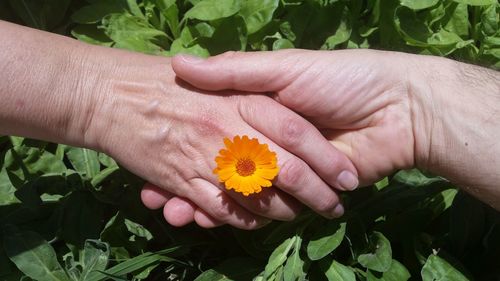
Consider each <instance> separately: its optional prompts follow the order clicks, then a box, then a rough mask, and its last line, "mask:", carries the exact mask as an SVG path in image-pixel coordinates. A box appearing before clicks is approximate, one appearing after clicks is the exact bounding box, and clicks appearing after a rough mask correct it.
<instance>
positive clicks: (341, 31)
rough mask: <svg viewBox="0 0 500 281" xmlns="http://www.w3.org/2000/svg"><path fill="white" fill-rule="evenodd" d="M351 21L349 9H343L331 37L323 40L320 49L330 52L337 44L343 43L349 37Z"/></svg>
mask: <svg viewBox="0 0 500 281" xmlns="http://www.w3.org/2000/svg"><path fill="white" fill-rule="evenodd" d="M351 31H352V30H351V19H350V13H349V9H348V8H347V7H345V8H344V9H343V11H342V15H341V17H340V22H339V25H338V27H337V28H336V30H335V33H334V34H333V35H330V36H329V37H328V38H326V40H325V44H323V46H321V48H322V49H326V50H332V49H334V48H335V46H337V45H338V44H341V43H344V42H346V41H347V40H349V38H350V37H351Z"/></svg>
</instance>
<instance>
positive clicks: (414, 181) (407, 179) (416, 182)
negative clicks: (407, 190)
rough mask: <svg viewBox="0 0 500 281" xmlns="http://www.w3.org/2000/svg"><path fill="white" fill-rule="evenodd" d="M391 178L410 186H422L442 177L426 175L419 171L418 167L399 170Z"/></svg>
mask: <svg viewBox="0 0 500 281" xmlns="http://www.w3.org/2000/svg"><path fill="white" fill-rule="evenodd" d="M393 180H395V181H398V182H401V183H404V184H407V185H411V186H423V185H429V184H431V183H433V182H436V181H440V180H442V178H439V177H428V176H426V175H424V174H423V173H422V172H420V171H419V170H418V169H411V170H401V171H399V172H398V173H396V175H394V178H393Z"/></svg>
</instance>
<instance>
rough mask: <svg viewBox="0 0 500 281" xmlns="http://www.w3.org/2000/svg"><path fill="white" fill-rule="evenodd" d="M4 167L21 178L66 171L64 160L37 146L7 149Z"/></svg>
mask: <svg viewBox="0 0 500 281" xmlns="http://www.w3.org/2000/svg"><path fill="white" fill-rule="evenodd" d="M4 167H5V168H6V170H7V171H8V172H11V173H13V174H15V175H16V176H18V177H19V179H22V180H25V179H30V178H34V177H37V176H40V175H43V174H47V173H64V172H66V171H67V168H66V166H65V165H64V162H63V161H61V160H60V159H58V158H57V157H56V156H55V155H54V154H52V153H50V152H48V151H45V150H42V149H39V148H31V147H27V146H21V145H19V146H15V147H14V148H12V149H9V150H8V151H7V153H6V154H5V163H4ZM11 181H12V178H11ZM14 185H15V184H14ZM15 186H16V185H15Z"/></svg>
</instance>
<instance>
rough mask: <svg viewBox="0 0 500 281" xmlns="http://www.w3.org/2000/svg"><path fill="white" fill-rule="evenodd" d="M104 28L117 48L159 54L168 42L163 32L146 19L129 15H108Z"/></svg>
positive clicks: (104, 21)
mask: <svg viewBox="0 0 500 281" xmlns="http://www.w3.org/2000/svg"><path fill="white" fill-rule="evenodd" d="M102 27H103V28H104V31H105V33H106V35H107V36H109V38H111V39H112V40H113V41H114V42H115V45H114V47H116V48H121V49H127V50H132V51H137V52H143V53H147V54H159V53H161V52H162V51H163V48H162V47H161V45H162V43H163V42H164V40H167V35H166V34H165V33H164V32H163V31H160V30H157V29H155V28H153V27H152V26H151V25H150V24H149V23H148V22H147V21H146V20H145V19H144V18H141V17H137V16H132V15H129V14H111V15H108V16H106V17H105V18H104V19H103V20H102ZM162 40H163V41H162Z"/></svg>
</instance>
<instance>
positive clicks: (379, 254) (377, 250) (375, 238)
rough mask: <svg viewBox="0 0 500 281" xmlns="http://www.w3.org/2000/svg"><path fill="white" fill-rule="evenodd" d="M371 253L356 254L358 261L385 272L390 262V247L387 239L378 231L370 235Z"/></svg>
mask: <svg viewBox="0 0 500 281" xmlns="http://www.w3.org/2000/svg"><path fill="white" fill-rule="evenodd" d="M370 246H371V249H372V252H371V253H368V254H362V255H359V256H358V262H359V263H360V264H361V265H362V266H364V267H366V268H368V269H371V270H374V271H378V272H386V271H387V270H389V269H390V267H391V263H392V249H391V244H390V242H389V240H387V238H386V237H385V236H384V235H383V234H382V233H380V232H377V231H375V232H373V234H372V235H370Z"/></svg>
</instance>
